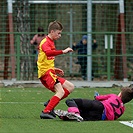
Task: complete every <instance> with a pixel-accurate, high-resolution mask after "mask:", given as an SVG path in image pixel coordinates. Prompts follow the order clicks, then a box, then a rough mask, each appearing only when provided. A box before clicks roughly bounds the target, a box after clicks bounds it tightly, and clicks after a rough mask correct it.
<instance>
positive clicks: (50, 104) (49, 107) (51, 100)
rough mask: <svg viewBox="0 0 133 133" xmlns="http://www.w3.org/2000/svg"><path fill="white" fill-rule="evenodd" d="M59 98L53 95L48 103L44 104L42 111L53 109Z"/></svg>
mask: <svg viewBox="0 0 133 133" xmlns="http://www.w3.org/2000/svg"><path fill="white" fill-rule="evenodd" d="M59 101H60V98H58V97H57V96H53V97H52V98H51V99H50V101H49V103H48V105H47V106H46V108H45V109H44V110H43V112H50V111H51V110H53V109H54V107H55V106H56V105H57V104H58V103H59Z"/></svg>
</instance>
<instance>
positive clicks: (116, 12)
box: [0, 0, 133, 80]
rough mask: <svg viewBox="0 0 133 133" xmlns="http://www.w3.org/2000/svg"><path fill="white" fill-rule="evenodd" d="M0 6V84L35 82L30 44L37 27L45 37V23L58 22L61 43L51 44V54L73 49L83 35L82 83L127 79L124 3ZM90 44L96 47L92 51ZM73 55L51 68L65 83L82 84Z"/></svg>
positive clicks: (19, 1) (132, 27)
mask: <svg viewBox="0 0 133 133" xmlns="http://www.w3.org/2000/svg"><path fill="white" fill-rule="evenodd" d="M0 7H1V11H0V27H1V28H0V41H1V45H0V78H1V79H14V78H15V79H17V80H36V79H37V67H36V62H35V59H36V55H35V53H34V50H35V49H34V48H35V47H34V45H31V44H30V41H31V39H32V38H33V36H34V35H35V34H38V32H37V28H38V27H40V26H41V27H43V29H44V34H47V27H48V24H49V22H51V21H54V20H58V21H60V22H61V23H62V24H63V26H64V30H63V33H62V38H61V39H60V40H58V41H56V42H55V44H56V47H57V49H64V48H66V47H67V46H70V47H73V44H77V43H79V42H80V41H81V39H82V36H83V35H87V37H88V39H87V44H88V49H87V54H86V55H85V56H86V57H87V62H86V67H87V71H86V79H85V80H123V79H124V80H127V79H128V80H132V71H133V65H132V63H133V59H132V47H133V44H132V41H133V33H132V31H133V24H132V22H133V18H132V13H133V9H132V7H133V2H131V1H130V0H126V1H123V0H114V1H111V0H109V1H105V0H102V1H101V0H99V1H96V0H92V1H91V0H88V1H87V0H82V1H79V0H76V1H73V0H72V1H69V0H62V1H61V0H53V1H45V0H42V1H39V0H38V1H37V0H32V1H30V0H14V1H12V0H7V1H4V0H3V1H1V2H0ZM7 9H8V10H7ZM94 39H95V40H96V42H97V45H98V47H97V48H96V49H95V50H93V49H92V44H93V40H94ZM78 56H79V55H78V51H77V50H76V51H74V52H73V53H72V54H67V55H60V56H57V57H56V60H55V65H56V67H59V68H62V69H63V70H64V72H65V77H66V78H68V79H73V80H83V79H82V73H81V71H82V69H83V68H82V67H81V65H80V64H79V63H78ZM81 56H84V55H81ZM92 74H93V75H92Z"/></svg>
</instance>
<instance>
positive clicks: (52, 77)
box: [40, 69, 65, 92]
mask: <svg viewBox="0 0 133 133" xmlns="http://www.w3.org/2000/svg"><path fill="white" fill-rule="evenodd" d="M57 79H58V81H59V82H60V83H61V84H63V83H64V82H65V79H64V78H61V77H59V76H57V75H56V73H55V71H54V70H53V69H50V70H48V71H47V72H46V73H45V75H44V76H42V77H41V78H40V81H41V82H42V84H43V85H44V86H45V87H46V88H47V89H49V90H51V91H53V92H55V90H54V85H55V83H56V80H57Z"/></svg>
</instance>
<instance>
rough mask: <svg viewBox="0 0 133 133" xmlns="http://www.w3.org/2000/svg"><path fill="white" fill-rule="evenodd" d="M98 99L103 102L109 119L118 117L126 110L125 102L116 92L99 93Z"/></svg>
mask: <svg viewBox="0 0 133 133" xmlns="http://www.w3.org/2000/svg"><path fill="white" fill-rule="evenodd" d="M96 100H98V101H100V102H102V103H103V105H104V108H105V111H106V119H107V120H115V119H118V118H119V117H120V116H121V115H122V114H123V113H124V111H125V107H124V105H123V102H122V101H121V99H120V97H118V96H117V95H116V94H108V95H99V96H97V97H96Z"/></svg>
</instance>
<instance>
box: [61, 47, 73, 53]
mask: <svg viewBox="0 0 133 133" xmlns="http://www.w3.org/2000/svg"><path fill="white" fill-rule="evenodd" d="M68 52H73V49H72V48H70V47H68V48H66V49H64V50H63V54H66V53H68Z"/></svg>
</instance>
